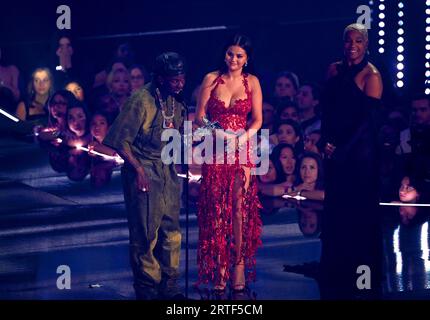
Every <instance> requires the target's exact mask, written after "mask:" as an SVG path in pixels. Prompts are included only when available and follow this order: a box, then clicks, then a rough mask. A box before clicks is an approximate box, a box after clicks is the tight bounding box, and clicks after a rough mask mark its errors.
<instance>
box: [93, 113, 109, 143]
mask: <svg viewBox="0 0 430 320" xmlns="http://www.w3.org/2000/svg"><path fill="white" fill-rule="evenodd" d="M90 129H91V135H92V136H93V137H94V138H96V140H97V141H99V142H101V141H103V139H104V138H105V137H106V134H107V131H108V129H109V125H108V122H107V119H106V118H105V117H104V116H102V115H100V114H96V115H95V116H94V117H93V118H92V120H91V125H90Z"/></svg>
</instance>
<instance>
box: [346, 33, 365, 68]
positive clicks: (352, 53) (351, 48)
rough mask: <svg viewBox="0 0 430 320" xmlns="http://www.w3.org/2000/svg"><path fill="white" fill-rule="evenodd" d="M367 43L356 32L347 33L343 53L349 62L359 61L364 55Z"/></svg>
mask: <svg viewBox="0 0 430 320" xmlns="http://www.w3.org/2000/svg"><path fill="white" fill-rule="evenodd" d="M367 44H368V41H367V40H366V39H365V38H364V37H363V35H362V34H361V33H360V32H358V31H354V30H353V31H349V32H348V33H347V34H346V35H345V41H344V45H343V51H344V54H345V57H346V59H347V60H349V61H361V60H362V59H363V57H364V55H365V54H366V51H367Z"/></svg>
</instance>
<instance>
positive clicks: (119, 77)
mask: <svg viewBox="0 0 430 320" xmlns="http://www.w3.org/2000/svg"><path fill="white" fill-rule="evenodd" d="M111 91H112V93H113V94H114V95H116V96H119V97H123V96H126V95H128V93H129V92H130V81H129V79H128V77H127V75H126V74H124V73H122V72H121V73H117V74H115V75H114V76H113V79H112V84H111Z"/></svg>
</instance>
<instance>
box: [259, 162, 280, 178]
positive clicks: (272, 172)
mask: <svg viewBox="0 0 430 320" xmlns="http://www.w3.org/2000/svg"><path fill="white" fill-rule="evenodd" d="M275 180H276V169H275V165H274V164H273V162H272V161H271V160H269V169H268V171H267V173H266V174H263V175H262V176H260V181H261V182H262V183H273V182H275Z"/></svg>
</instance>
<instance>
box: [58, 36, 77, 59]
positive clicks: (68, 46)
mask: <svg viewBox="0 0 430 320" xmlns="http://www.w3.org/2000/svg"><path fill="white" fill-rule="evenodd" d="M72 54H73V47H72V43H71V42H70V39H69V38H66V37H64V38H61V39H60V40H59V41H58V49H57V55H58V56H61V55H68V56H71V55H72Z"/></svg>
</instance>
